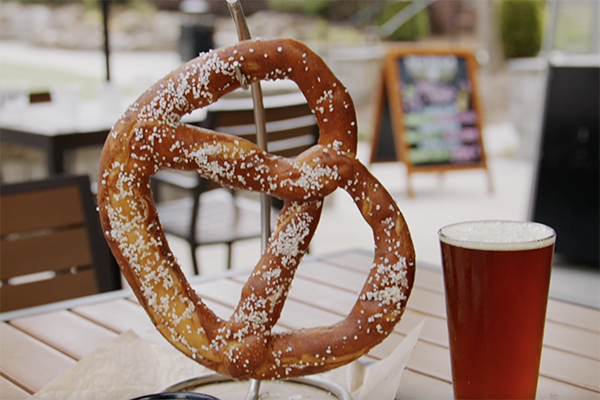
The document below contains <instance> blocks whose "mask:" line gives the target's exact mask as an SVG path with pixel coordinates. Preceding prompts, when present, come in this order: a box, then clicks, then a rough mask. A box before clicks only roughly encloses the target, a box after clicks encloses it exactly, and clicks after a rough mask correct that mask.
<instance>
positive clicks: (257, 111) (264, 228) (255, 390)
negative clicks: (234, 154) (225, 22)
mask: <svg viewBox="0 0 600 400" xmlns="http://www.w3.org/2000/svg"><path fill="white" fill-rule="evenodd" d="M227 5H228V6H229V11H230V12H231V16H232V17H233V21H234V22H235V27H236V30H237V34H238V39H239V40H240V41H241V40H248V39H250V38H251V36H250V30H249V29H248V24H247V23H246V17H245V16H244V10H243V9H242V4H241V3H240V1H239V0H227ZM250 91H251V93H252V101H253V103H254V124H255V125H256V142H257V144H258V147H260V148H261V149H263V150H265V151H266V150H267V124H266V117H265V108H264V105H263V98H262V89H261V87H260V82H253V83H251V84H250ZM260 206H261V222H262V223H261V236H260V239H261V247H262V249H263V250H264V249H266V247H267V242H268V241H269V236H271V199H270V198H269V196H268V195H266V194H265V193H261V194H260ZM259 392H260V381H259V380H257V379H250V387H249V388H248V393H247V394H246V398H245V399H244V400H256V399H257V398H258V395H259Z"/></svg>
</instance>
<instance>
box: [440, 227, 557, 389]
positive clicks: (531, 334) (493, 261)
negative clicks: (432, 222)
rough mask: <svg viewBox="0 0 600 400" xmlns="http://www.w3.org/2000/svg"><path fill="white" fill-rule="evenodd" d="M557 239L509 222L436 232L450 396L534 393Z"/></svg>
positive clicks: (542, 229)
mask: <svg viewBox="0 0 600 400" xmlns="http://www.w3.org/2000/svg"><path fill="white" fill-rule="evenodd" d="M555 237H556V234H555V232H554V230H552V228H549V227H547V226H545V225H542V224H537V223H531V222H512V221H479V222H466V223H460V224H455V225H450V226H447V227H444V228H442V229H441V230H440V231H439V238H440V242H441V248H442V262H443V268H444V284H445V288H446V312H447V316H448V333H449V338H450V355H451V363H452V380H453V386H454V396H455V398H457V399H534V398H535V395H536V390H537V381H538V374H539V369H540V357H541V352H542V340H543V336H544V322H545V319H546V305H547V302H548V290H549V287H550V271H551V267H552V255H553V251H554V241H555Z"/></svg>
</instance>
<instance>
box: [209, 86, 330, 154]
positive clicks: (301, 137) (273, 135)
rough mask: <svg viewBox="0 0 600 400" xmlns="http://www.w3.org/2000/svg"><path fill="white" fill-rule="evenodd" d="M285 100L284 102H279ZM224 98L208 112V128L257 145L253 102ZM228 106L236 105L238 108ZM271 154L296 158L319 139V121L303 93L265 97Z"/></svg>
mask: <svg viewBox="0 0 600 400" xmlns="http://www.w3.org/2000/svg"><path fill="white" fill-rule="evenodd" d="M278 98H281V101H280V100H278ZM243 100H244V99H235V100H227V99H221V100H219V102H217V103H216V104H215V107H213V108H209V109H208V117H207V121H206V124H205V126H206V127H208V128H210V129H213V130H215V131H217V132H223V133H229V134H231V135H236V136H240V137H243V138H244V139H247V140H250V141H251V142H254V143H256V126H255V124H254V111H253V103H252V99H250V98H248V99H245V100H246V101H245V102H244V101H243ZM228 103H233V104H235V106H236V107H237V109H236V108H234V107H232V106H230V104H228ZM265 106H266V108H265V120H266V129H267V141H268V151H269V152H270V153H273V154H277V155H280V156H284V157H295V156H297V155H298V154H300V153H301V152H303V151H304V150H306V149H307V148H309V147H311V146H312V145H314V144H315V143H316V142H317V140H318V134H319V130H318V126H317V120H316V118H315V116H314V115H313V113H312V110H311V109H310V107H309V106H308V103H306V99H305V98H304V97H303V96H302V94H301V93H297V94H293V95H290V94H286V95H280V96H267V97H265Z"/></svg>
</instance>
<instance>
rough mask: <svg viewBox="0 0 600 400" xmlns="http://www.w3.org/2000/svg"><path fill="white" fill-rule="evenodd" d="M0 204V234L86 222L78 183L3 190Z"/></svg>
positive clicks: (55, 227)
mask: <svg viewBox="0 0 600 400" xmlns="http://www.w3.org/2000/svg"><path fill="white" fill-rule="evenodd" d="M0 207H1V209H2V214H0V233H1V234H2V236H6V235H8V234H11V233H24V232H31V231H36V230H42V229H57V228H63V227H68V226H74V225H83V224H84V223H85V217H84V215H83V210H82V208H81V200H79V189H78V188H77V186H64V187H59V188H54V189H46V190H43V192H42V191H30V192H22V193H12V194H2V197H1V198H0Z"/></svg>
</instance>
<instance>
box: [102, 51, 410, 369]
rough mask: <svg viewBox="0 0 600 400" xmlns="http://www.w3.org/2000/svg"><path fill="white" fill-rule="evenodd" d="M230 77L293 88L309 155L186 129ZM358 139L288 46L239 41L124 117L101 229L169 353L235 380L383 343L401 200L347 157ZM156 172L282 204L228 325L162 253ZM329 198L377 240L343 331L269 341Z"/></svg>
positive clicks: (165, 82)
mask: <svg viewBox="0 0 600 400" xmlns="http://www.w3.org/2000/svg"><path fill="white" fill-rule="evenodd" d="M236 70H238V71H241V73H242V74H243V76H244V78H245V80H246V82H248V83H251V82H256V81H258V80H262V79H283V78H288V79H292V80H294V81H295V82H296V83H297V84H298V86H299V87H300V89H301V90H302V92H303V93H304V95H305V97H306V98H307V101H308V103H309V105H310V107H311V109H312V110H313V111H314V113H315V116H316V118H317V121H318V124H319V128H320V138H319V142H318V144H317V145H315V146H313V147H312V148H310V149H309V150H307V151H305V152H304V153H302V154H301V155H300V156H298V157H297V158H296V159H295V160H289V159H286V158H282V157H278V156H274V155H271V154H268V153H266V152H264V151H262V150H261V149H259V148H258V147H257V146H255V145H254V144H252V143H250V142H248V141H245V140H242V139H240V138H237V137H235V136H230V135H225V134H220V133H217V132H213V131H210V130H206V129H202V128H198V127H193V126H188V125H185V124H182V123H181V121H180V119H181V116H182V115H184V114H186V113H189V112H191V111H192V110H194V109H197V108H200V107H204V106H206V105H208V104H210V103H212V102H214V101H216V100H217V99H218V98H219V97H221V96H222V95H224V94H226V93H228V92H230V91H232V90H234V89H236V88H237V87H239V85H240V81H239V79H238V78H237V77H236ZM238 75H239V73H238ZM356 129H357V127H356V120H355V111H354V106H353V104H352V101H351V99H350V96H349V95H348V94H347V91H346V89H345V88H344V87H343V85H342V84H341V82H339V81H338V80H337V78H335V76H334V75H333V73H332V72H331V71H330V70H329V69H328V68H327V66H326V65H325V64H324V62H323V61H322V60H321V59H320V58H319V57H318V56H317V55H316V54H314V53H313V52H312V51H310V50H309V49H308V48H307V47H306V46H304V45H303V44H301V43H299V42H296V41H293V40H289V39H275V40H265V41H261V40H256V41H246V42H241V43H239V44H236V45H233V46H230V47H226V48H223V49H219V50H215V51H211V52H208V53H205V54H202V55H200V57H198V58H196V59H194V60H192V61H190V62H188V63H187V64H185V65H183V66H182V67H180V68H179V69H177V70H175V71H174V72H172V73H171V74H169V75H167V76H166V77H165V78H163V79H162V80H161V81H159V82H158V83H157V84H156V85H154V86H153V87H152V88H150V89H149V90H148V91H147V92H146V93H144V94H143V95H142V96H141V97H140V98H139V99H138V101H137V102H136V103H134V104H133V105H132V106H131V107H130V108H129V109H128V110H127V111H126V113H125V114H124V115H123V117H122V118H121V119H120V120H119V121H118V122H117V124H116V125H115V126H114V128H113V130H112V131H111V133H110V134H109V137H108V138H107V141H106V143H105V146H104V148H103V151H102V157H101V163H100V177H99V184H98V203H99V212H100V217H101V222H102V226H103V229H104V231H105V236H106V238H107V241H108V243H109V245H110V247H111V249H112V251H113V253H114V255H115V257H116V259H117V261H118V263H119V265H120V267H121V269H122V271H123V274H124V275H125V277H126V279H127V280H128V282H129V284H130V285H131V287H132V288H133V290H134V292H135V294H136V296H137V298H138V299H139V301H140V303H141V304H142V306H143V307H144V308H145V309H146V311H147V313H148V314H149V316H150V317H151V319H152V321H153V323H154V324H155V325H156V327H157V328H158V330H159V331H160V332H161V334H162V335H163V336H164V337H165V338H166V339H167V340H168V341H169V342H171V343H172V344H173V345H174V346H175V347H176V348H178V349H179V350H181V351H182V352H183V353H185V354H186V355H187V356H189V357H191V358H193V359H195V360H196V361H198V362H199V363H201V364H203V365H205V366H206V367H208V368H211V369H213V370H215V371H217V372H219V373H222V374H226V375H229V376H232V377H234V378H238V379H246V378H256V379H279V378H285V377H293V376H300V375H308V374H313V373H318V372H323V371H326V370H329V369H332V368H336V367H338V366H342V365H344V364H347V363H349V362H351V361H353V360H355V359H357V358H359V357H360V356H362V355H363V354H365V353H366V352H368V350H369V349H370V348H372V347H373V346H375V345H376V344H378V343H379V342H381V341H382V340H383V339H384V338H385V337H386V336H387V335H389V334H390V332H391V331H392V329H393V327H394V326H395V324H396V323H397V322H398V321H399V320H400V317H401V315H402V313H403V312H404V308H405V305H406V301H407V300H408V297H409V295H410V291H411V287H412V283H413V280H414V265H415V261H414V259H415V255H414V249H413V245H412V241H411V237H410V233H409V231H408V227H407V226H406V223H405V221H404V218H403V216H402V214H401V212H400V210H399V209H398V207H397V205H396V203H395V202H394V201H393V199H392V198H391V196H390V195H389V193H388V192H387V191H386V190H385V189H384V188H383V186H382V185H381V184H380V183H379V182H378V181H377V180H376V179H375V178H374V177H373V176H372V175H371V174H370V173H369V171H368V170H367V168H366V167H365V166H364V165H362V164H361V163H360V162H359V161H358V160H357V159H356V147H357V131H356ZM164 168H174V169H180V170H197V171H198V173H199V174H200V175H202V176H203V177H205V178H208V179H212V180H214V181H217V182H219V183H221V184H223V185H224V186H228V187H232V188H236V189H246V190H254V191H260V192H264V193H268V194H270V195H272V196H275V197H278V198H280V199H283V200H286V202H285V206H284V208H283V210H282V211H281V213H280V215H279V217H278V220H277V225H276V228H275V230H274V232H273V234H272V235H271V238H270V240H269V243H268V245H267V248H266V250H265V252H264V253H263V255H262V257H261V259H260V260H259V262H258V263H257V265H256V267H255V269H254V271H253V273H252V275H251V276H250V278H249V279H248V281H247V282H246V284H245V286H244V287H243V289H242V295H241V299H240V301H239V303H238V306H237V308H236V310H235V311H234V313H233V314H232V316H231V317H230V318H229V319H228V320H224V319H221V318H219V317H217V316H216V315H215V314H214V313H213V312H212V311H211V310H210V309H209V308H208V307H207V306H206V305H205V304H204V303H203V302H202V300H201V299H200V298H199V297H198V296H197V295H196V293H195V292H194V290H193V289H192V288H191V287H190V285H189V283H188V281H187V280H186V278H185V276H184V275H183V273H182V272H181V269H180V267H179V266H178V264H177V262H176V260H175V257H174V256H173V254H172V252H171V250H170V248H169V246H168V243H167V240H166V238H165V235H164V233H163V231H162V228H161V224H160V221H159V219H158V215H157V212H156V208H155V206H154V203H153V200H152V194H151V192H150V176H151V175H153V174H155V173H156V172H157V171H159V170H161V169H164ZM338 187H340V188H343V189H344V190H345V191H347V192H348V193H349V194H350V195H351V196H352V198H353V199H354V201H355V203H356V205H357V207H358V208H359V210H360V212H361V213H362V215H363V217H364V219H365V220H366V222H367V223H368V224H369V225H370V226H371V227H372V229H373V235H374V240H375V256H374V260H373V267H372V268H371V270H370V273H369V276H368V277H367V280H366V283H365V285H364V287H363V288H362V291H361V292H360V294H359V296H358V299H357V302H356V304H355V305H354V307H353V308H352V310H351V311H350V313H349V315H348V316H347V317H346V318H345V319H343V320H341V321H340V322H338V323H336V324H334V325H331V326H328V327H318V328H310V329H301V330H297V331H290V332H284V333H274V332H272V331H271V329H272V328H273V326H274V325H275V324H276V322H277V320H278V318H279V316H280V314H281V310H282V308H283V305H284V302H285V299H286V296H287V293H288V291H289V287H290V284H291V281H292V278H293V276H294V273H295V270H296V267H297V266H298V264H299V263H300V260H301V258H302V256H303V255H304V254H305V253H306V251H307V249H308V246H309V243H310V240H311V239H312V236H313V234H314V231H315V229H316V227H317V224H318V221H319V218H320V215H321V209H322V205H323V198H324V197H325V196H326V195H328V194H330V193H331V192H333V191H334V190H335V189H336V188H338Z"/></svg>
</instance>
